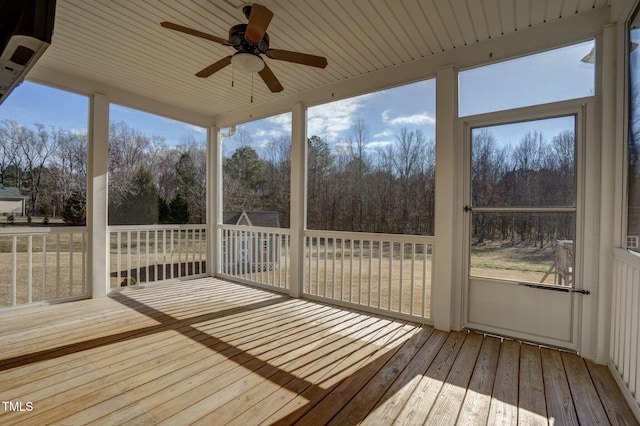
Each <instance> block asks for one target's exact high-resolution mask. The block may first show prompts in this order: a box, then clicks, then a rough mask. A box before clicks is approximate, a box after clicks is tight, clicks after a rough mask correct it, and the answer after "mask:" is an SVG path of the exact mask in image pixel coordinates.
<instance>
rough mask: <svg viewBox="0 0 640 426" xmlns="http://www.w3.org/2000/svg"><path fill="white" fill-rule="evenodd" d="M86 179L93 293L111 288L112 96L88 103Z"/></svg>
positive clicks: (101, 293) (95, 295)
mask: <svg viewBox="0 0 640 426" xmlns="http://www.w3.org/2000/svg"><path fill="white" fill-rule="evenodd" d="M88 160H89V164H88V175H89V178H88V182H87V228H88V230H89V244H88V251H89V252H88V259H89V271H90V276H91V296H92V297H94V298H95V297H102V296H105V295H106V294H107V291H108V290H109V234H108V222H107V220H108V219H107V210H108V192H109V191H108V180H107V179H108V164H109V99H108V98H107V97H106V96H103V95H99V94H94V95H93V96H91V98H90V102H89V146H88Z"/></svg>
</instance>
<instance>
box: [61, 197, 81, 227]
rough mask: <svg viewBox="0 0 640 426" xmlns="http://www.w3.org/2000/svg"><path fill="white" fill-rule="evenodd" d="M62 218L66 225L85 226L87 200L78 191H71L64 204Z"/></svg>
mask: <svg viewBox="0 0 640 426" xmlns="http://www.w3.org/2000/svg"><path fill="white" fill-rule="evenodd" d="M62 218H63V219H64V223H66V224H67V225H85V224H86V222H87V200H86V198H85V196H84V194H83V193H82V192H80V191H73V192H72V193H71V196H70V197H69V198H67V200H66V201H65V202H64V208H63V210H62Z"/></svg>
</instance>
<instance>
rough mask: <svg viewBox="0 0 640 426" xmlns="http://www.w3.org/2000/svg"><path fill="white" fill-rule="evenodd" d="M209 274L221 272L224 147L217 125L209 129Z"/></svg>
mask: <svg viewBox="0 0 640 426" xmlns="http://www.w3.org/2000/svg"><path fill="white" fill-rule="evenodd" d="M206 211H207V231H206V232H205V236H206V241H207V266H206V268H207V275H208V276H210V277H213V276H215V275H216V274H217V273H219V272H220V262H219V259H220V257H219V256H220V250H219V248H220V246H221V243H220V241H219V240H220V238H221V235H220V234H219V233H218V223H220V222H221V221H222V148H221V143H220V138H219V135H218V128H217V127H215V126H212V127H209V128H208V129H207V209H206Z"/></svg>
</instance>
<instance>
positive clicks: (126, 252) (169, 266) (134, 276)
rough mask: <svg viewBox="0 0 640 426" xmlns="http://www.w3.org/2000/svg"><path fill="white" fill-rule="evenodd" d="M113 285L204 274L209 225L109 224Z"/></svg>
mask: <svg viewBox="0 0 640 426" xmlns="http://www.w3.org/2000/svg"><path fill="white" fill-rule="evenodd" d="M109 245H110V255H111V256H110V258H111V261H110V271H111V273H110V287H111V288H116V287H122V286H127V285H134V284H140V283H149V282H158V281H166V280H172V279H177V278H182V277H194V278H195V277H199V276H204V275H205V272H206V259H207V235H206V226H205V225H124V226H110V227H109Z"/></svg>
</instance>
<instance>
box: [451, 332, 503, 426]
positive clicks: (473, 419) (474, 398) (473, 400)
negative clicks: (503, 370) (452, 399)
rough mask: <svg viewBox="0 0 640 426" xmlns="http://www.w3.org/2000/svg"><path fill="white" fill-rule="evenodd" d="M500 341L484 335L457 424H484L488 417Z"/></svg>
mask: <svg viewBox="0 0 640 426" xmlns="http://www.w3.org/2000/svg"><path fill="white" fill-rule="evenodd" d="M500 345H501V342H500V340H499V339H496V338H495V337H485V338H484V339H483V341H482V347H481V348H480V353H479V355H478V360H477V361H476V365H475V368H474V370H473V374H472V375H471V380H470V381H469V387H468V389H467V393H466V395H465V398H464V402H463V403H462V407H461V409H460V413H459V414H458V419H457V424H459V425H485V424H487V420H488V418H489V408H490V406H491V393H492V392H493V385H494V382H495V377H496V370H497V368H498V358H499V357H500Z"/></svg>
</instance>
